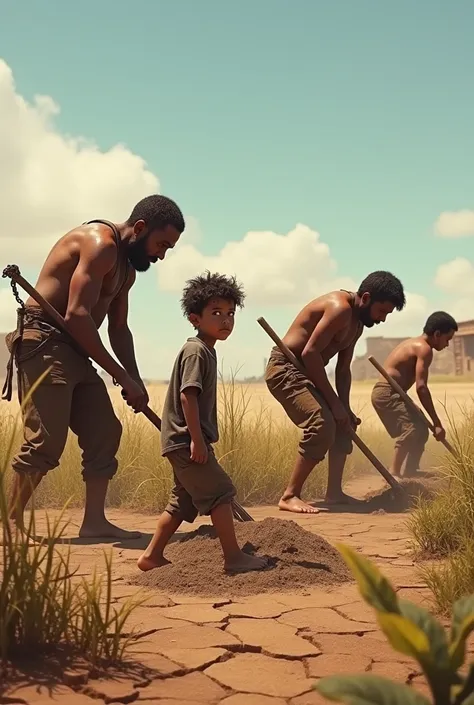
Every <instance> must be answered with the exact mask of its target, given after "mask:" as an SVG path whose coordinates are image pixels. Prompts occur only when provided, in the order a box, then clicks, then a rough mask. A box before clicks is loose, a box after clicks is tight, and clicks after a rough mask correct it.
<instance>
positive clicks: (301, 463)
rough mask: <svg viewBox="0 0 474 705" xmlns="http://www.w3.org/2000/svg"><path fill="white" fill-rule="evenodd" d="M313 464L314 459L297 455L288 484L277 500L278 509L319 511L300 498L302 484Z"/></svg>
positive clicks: (299, 511) (314, 462) (300, 512)
mask: <svg viewBox="0 0 474 705" xmlns="http://www.w3.org/2000/svg"><path fill="white" fill-rule="evenodd" d="M315 465H316V461H315V460H313V459H312V458H304V457H303V456H302V455H298V459H297V461H296V464H295V468H294V470H293V472H292V474H291V477H290V481H289V483H288V486H287V488H286V490H285V491H284V493H283V495H282V497H281V499H280V501H279V502H278V507H279V508H280V509H282V510H283V511H286V512H295V513H296V514H317V513H318V512H319V509H317V508H316V507H312V506H311V505H310V504H307V502H303V500H302V499H301V492H302V491H303V485H304V483H305V482H306V480H307V479H308V477H309V475H310V473H311V471H312V470H313V468H314V466H315Z"/></svg>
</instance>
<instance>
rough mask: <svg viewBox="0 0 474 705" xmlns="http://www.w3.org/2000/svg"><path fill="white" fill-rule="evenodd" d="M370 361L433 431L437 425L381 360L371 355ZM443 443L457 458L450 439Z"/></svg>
mask: <svg viewBox="0 0 474 705" xmlns="http://www.w3.org/2000/svg"><path fill="white" fill-rule="evenodd" d="M369 361H370V362H371V363H372V365H373V366H374V367H375V369H376V370H377V372H379V373H380V374H381V375H382V377H384V378H385V379H386V380H387V382H388V383H389V384H390V386H391V387H392V389H393V390H394V391H395V392H397V394H399V395H400V397H401V398H402V399H403V401H404V402H405V404H406V405H407V406H408V407H409V408H410V409H411V410H412V411H414V412H415V414H417V415H418V418H419V419H420V421H422V422H423V423H424V424H425V426H427V427H428V428H429V429H430V431H431V432H434V429H435V427H434V426H433V424H432V423H431V421H430V420H429V419H428V418H427V417H426V416H425V414H424V413H423V411H422V410H421V409H420V407H419V406H417V405H416V404H415V402H414V401H413V399H412V398H411V397H410V396H409V395H408V394H407V393H406V392H405V390H404V389H402V388H401V387H400V385H399V384H398V382H397V381H396V380H395V379H393V377H392V376H391V375H389V374H388V372H387V370H385V369H384V368H383V367H382V365H381V364H380V363H379V362H377V360H376V359H375V357H374V356H373V355H369ZM441 443H442V444H443V445H444V447H445V448H446V449H447V450H448V451H449V452H450V453H451V454H452V455H453V456H454V457H455V458H457V457H458V454H457V453H456V451H455V449H454V448H453V446H452V445H451V443H450V442H449V441H448V440H446V438H445V439H444V440H443V441H441Z"/></svg>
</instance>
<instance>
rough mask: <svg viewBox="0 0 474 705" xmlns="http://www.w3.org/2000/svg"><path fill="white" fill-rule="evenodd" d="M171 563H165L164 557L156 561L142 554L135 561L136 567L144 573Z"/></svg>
mask: <svg viewBox="0 0 474 705" xmlns="http://www.w3.org/2000/svg"><path fill="white" fill-rule="evenodd" d="M170 562H171V561H167V560H166V558H165V557H164V556H161V558H159V559H158V560H157V561H156V560H153V559H152V558H147V557H146V556H145V554H144V553H142V555H141V556H140V558H139V559H138V561H137V566H138V567H139V568H140V570H143V572H144V573H146V572H147V571H148V570H153V569H154V568H162V567H163V566H164V565H169V564H170Z"/></svg>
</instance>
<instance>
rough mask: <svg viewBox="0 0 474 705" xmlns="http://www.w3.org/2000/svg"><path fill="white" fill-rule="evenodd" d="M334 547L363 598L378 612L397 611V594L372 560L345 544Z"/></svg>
mask: <svg viewBox="0 0 474 705" xmlns="http://www.w3.org/2000/svg"><path fill="white" fill-rule="evenodd" d="M336 548H337V550H338V551H339V553H340V554H341V556H342V557H343V558H344V561H345V562H346V564H347V566H348V568H349V569H350V570H351V571H352V573H353V575H354V577H355V579H356V580H357V585H358V586H359V591H360V593H361V595H362V597H363V598H364V600H365V601H366V602H367V603H368V604H369V605H370V606H371V607H373V608H374V609H376V610H378V611H380V612H393V613H398V612H399V609H398V599H397V594H396V592H395V591H394V589H393V588H392V586H391V585H390V583H389V581H388V580H387V578H386V577H385V576H384V575H382V573H381V572H380V571H379V569H378V568H377V567H376V566H375V565H374V564H373V563H372V561H369V560H368V559H367V558H365V557H364V556H361V555H359V554H358V553H356V552H355V551H353V550H352V548H349V546H346V545H345V544H336Z"/></svg>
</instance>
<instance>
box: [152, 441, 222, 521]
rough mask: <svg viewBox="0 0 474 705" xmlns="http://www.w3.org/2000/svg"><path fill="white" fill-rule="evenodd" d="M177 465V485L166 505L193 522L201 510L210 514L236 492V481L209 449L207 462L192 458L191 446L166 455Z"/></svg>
mask: <svg viewBox="0 0 474 705" xmlns="http://www.w3.org/2000/svg"><path fill="white" fill-rule="evenodd" d="M166 457H167V458H168V460H169V461H170V463H171V466H172V468H173V475H174V482H175V484H174V487H173V490H172V492H171V497H170V501H169V502H168V505H167V507H166V510H165V511H167V512H168V513H169V514H171V515H172V516H173V515H176V514H180V515H181V517H182V518H183V519H184V521H188V522H189V523H192V522H193V521H194V520H195V518H196V517H197V515H198V513H199V514H201V515H208V514H210V513H211V511H212V510H213V509H215V508H216V507H218V506H219V505H220V504H229V503H230V502H231V500H232V498H233V497H235V495H236V490H235V487H234V484H233V482H232V480H231V479H230V477H229V476H228V475H227V473H226V472H225V471H224V469H223V468H222V467H221V466H220V465H219V463H218V462H217V459H216V456H215V455H214V451H213V450H212V449H209V455H208V459H207V461H206V462H205V463H203V464H200V463H195V462H193V461H192V460H191V457H190V451H189V448H180V449H178V450H174V451H172V452H171V453H168V454H167V455H166Z"/></svg>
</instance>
